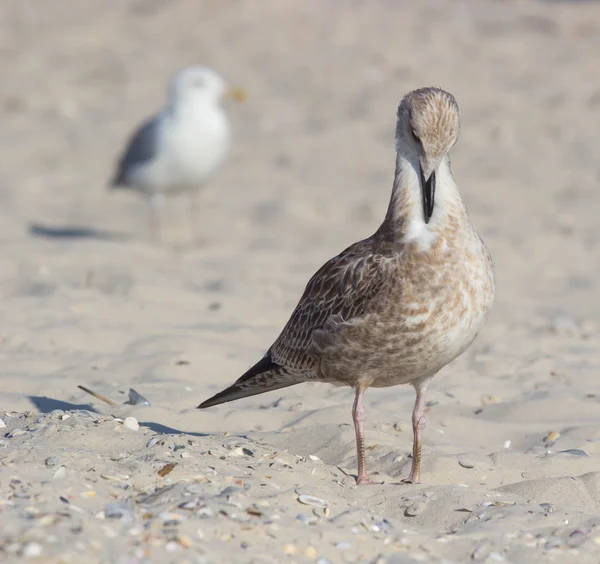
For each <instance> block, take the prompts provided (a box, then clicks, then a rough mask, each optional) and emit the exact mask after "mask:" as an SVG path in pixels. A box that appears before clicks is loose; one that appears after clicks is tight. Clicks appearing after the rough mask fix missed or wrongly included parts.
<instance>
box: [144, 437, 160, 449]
mask: <svg viewBox="0 0 600 564" xmlns="http://www.w3.org/2000/svg"><path fill="white" fill-rule="evenodd" d="M157 442H158V438H157V437H152V438H151V439H150V440H149V441H148V442H147V443H146V448H152V447H153V446H154V445H155V444H156V443H157Z"/></svg>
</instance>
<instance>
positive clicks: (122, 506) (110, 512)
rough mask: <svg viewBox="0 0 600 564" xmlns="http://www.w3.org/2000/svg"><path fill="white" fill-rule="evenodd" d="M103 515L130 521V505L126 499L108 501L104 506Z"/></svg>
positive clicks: (131, 517)
mask: <svg viewBox="0 0 600 564" xmlns="http://www.w3.org/2000/svg"><path fill="white" fill-rule="evenodd" d="M104 516H105V517H106V518H107V519H121V520H123V521H131V520H132V519H133V515H132V514H131V506H130V505H129V503H128V502H126V501H120V502H117V503H109V504H108V505H107V506H106V507H105V508H104Z"/></svg>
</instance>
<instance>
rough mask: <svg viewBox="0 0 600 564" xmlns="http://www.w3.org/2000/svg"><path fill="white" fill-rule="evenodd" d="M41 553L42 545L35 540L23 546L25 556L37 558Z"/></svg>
mask: <svg viewBox="0 0 600 564" xmlns="http://www.w3.org/2000/svg"><path fill="white" fill-rule="evenodd" d="M41 554H42V545H41V544H39V543H37V542H30V543H28V544H26V545H25V548H23V556H25V558H37V557H38V556H40V555H41Z"/></svg>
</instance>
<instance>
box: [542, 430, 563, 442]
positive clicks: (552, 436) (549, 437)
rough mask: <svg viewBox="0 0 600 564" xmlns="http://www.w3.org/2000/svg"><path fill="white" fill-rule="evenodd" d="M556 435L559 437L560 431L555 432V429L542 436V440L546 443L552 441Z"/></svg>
mask: <svg viewBox="0 0 600 564" xmlns="http://www.w3.org/2000/svg"><path fill="white" fill-rule="evenodd" d="M558 437H560V433H557V432H556V431H551V432H550V433H548V434H547V435H546V436H545V437H544V442H545V443H546V444H548V443H553V442H554V441H555V440H556V439H558Z"/></svg>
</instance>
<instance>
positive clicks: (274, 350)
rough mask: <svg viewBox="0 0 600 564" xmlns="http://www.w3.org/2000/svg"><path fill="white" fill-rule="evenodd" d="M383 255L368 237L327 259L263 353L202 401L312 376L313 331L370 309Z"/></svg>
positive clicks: (381, 274) (219, 399) (380, 283)
mask: <svg viewBox="0 0 600 564" xmlns="http://www.w3.org/2000/svg"><path fill="white" fill-rule="evenodd" d="M388 262H389V261H388V260H387V259H386V257H384V256H382V255H379V254H376V253H375V254H374V253H373V252H372V248H371V243H370V241H369V240H368V239H367V240H365V241H361V242H359V243H355V244H354V245H352V246H351V247H348V248H347V249H346V250H345V251H343V252H342V253H340V254H339V255H338V256H337V257H335V258H333V259H331V260H330V261H329V262H327V263H325V264H324V265H323V266H322V267H321V268H320V269H319V270H318V272H317V273H316V274H315V275H314V276H313V277H312V278H311V279H310V281H309V282H308V284H307V286H306V289H305V290H304V294H303V296H302V298H301V299H300V302H299V303H298V305H297V306H296V309H295V310H294V312H293V313H292V316H291V317H290V320H289V321H288V322H287V324H286V326H285V327H284V329H283V331H282V332H281V334H280V335H279V337H278V338H277V340H276V341H275V343H274V344H273V346H272V347H271V348H270V349H269V350H268V351H267V354H265V356H264V357H263V358H262V359H261V360H260V361H259V362H258V363H257V364H255V365H254V366H253V367H252V368H250V369H249V370H248V371H247V372H246V373H245V374H244V375H243V376H241V377H240V378H239V379H238V380H237V381H236V382H235V383H234V384H232V385H231V386H229V388H226V389H225V390H223V391H222V392H219V393H218V394H216V395H215V396H213V397H211V398H209V399H207V400H206V401H204V402H203V403H201V404H200V405H199V406H198V407H199V408H201V409H202V408H206V407H211V406H213V405H218V404H220V403H225V402H229V401H234V400H236V399H240V398H243V397H249V396H253V395H256V394H262V393H264V392H268V391H271V390H277V389H280V388H285V387H287V386H293V385H294V384H299V383H301V382H304V381H306V380H309V379H311V378H314V377H315V374H314V368H315V364H316V358H314V357H312V356H311V355H310V347H311V344H312V338H313V333H314V331H315V330H318V329H321V328H323V326H324V325H325V324H326V323H327V321H328V320H331V319H335V320H336V322H342V321H348V320H350V319H352V318H353V317H356V316H359V315H362V314H363V313H365V312H366V311H368V307H369V304H370V303H371V302H372V300H373V299H374V297H375V296H377V294H378V293H379V292H380V291H381V288H382V287H383V285H384V283H385V280H386V276H385V274H384V271H385V266H386V263H388Z"/></svg>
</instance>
